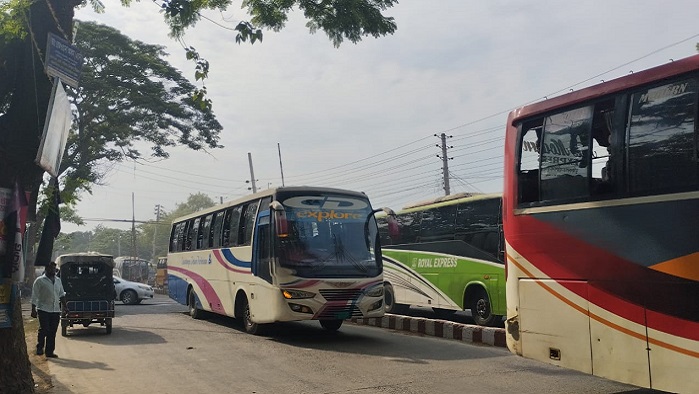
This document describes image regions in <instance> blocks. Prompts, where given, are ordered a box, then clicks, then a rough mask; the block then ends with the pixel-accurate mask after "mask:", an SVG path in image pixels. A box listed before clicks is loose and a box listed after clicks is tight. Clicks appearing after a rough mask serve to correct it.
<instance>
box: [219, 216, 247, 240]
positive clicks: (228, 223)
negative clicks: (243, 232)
mask: <svg viewBox="0 0 699 394" xmlns="http://www.w3.org/2000/svg"><path fill="white" fill-rule="evenodd" d="M241 209H242V206H237V207H231V208H228V209H227V210H226V216H225V219H224V220H223V237H222V239H223V240H222V241H221V242H222V245H223V246H238V225H239V224H240V211H241Z"/></svg>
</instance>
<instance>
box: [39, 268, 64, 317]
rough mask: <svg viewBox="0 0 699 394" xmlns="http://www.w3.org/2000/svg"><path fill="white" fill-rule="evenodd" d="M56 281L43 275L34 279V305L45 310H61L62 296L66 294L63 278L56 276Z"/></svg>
mask: <svg viewBox="0 0 699 394" xmlns="http://www.w3.org/2000/svg"><path fill="white" fill-rule="evenodd" d="M53 279H54V281H53V282H51V279H50V278H49V277H48V276H46V274H44V275H41V276H40V277H38V278H36V280H35V281H34V286H33V288H32V305H36V309H38V310H40V311H44V312H60V311H61V303H60V300H61V297H63V296H65V295H66V292H65V290H63V283H61V278H59V277H57V276H55V277H54V278H53Z"/></svg>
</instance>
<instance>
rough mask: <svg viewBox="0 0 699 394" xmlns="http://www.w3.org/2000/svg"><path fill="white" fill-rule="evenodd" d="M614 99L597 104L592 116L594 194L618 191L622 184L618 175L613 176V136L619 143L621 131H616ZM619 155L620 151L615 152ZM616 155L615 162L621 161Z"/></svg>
mask: <svg viewBox="0 0 699 394" xmlns="http://www.w3.org/2000/svg"><path fill="white" fill-rule="evenodd" d="M614 113H615V111H614V100H607V101H603V102H601V103H598V104H597V105H595V114H594V116H593V118H592V158H591V160H592V166H591V168H592V190H591V191H592V194H594V195H603V194H607V193H611V192H613V191H617V190H618V188H619V186H620V178H619V176H618V175H614V176H612V172H613V170H612V168H613V167H614V165H615V163H614V162H613V161H612V160H611V157H612V137H613V135H614V136H615V137H617V138H616V139H615V145H618V143H619V140H620V138H618V134H619V132H618V131H617V132H614V133H612V132H613V131H614ZM615 155H619V153H618V152H617V153H615ZM617 159H620V158H618V157H615V162H619V163H620V162H621V161H620V160H617Z"/></svg>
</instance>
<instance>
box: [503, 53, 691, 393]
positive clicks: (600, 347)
mask: <svg viewBox="0 0 699 394" xmlns="http://www.w3.org/2000/svg"><path fill="white" fill-rule="evenodd" d="M698 102H699V55H696V56H692V57H688V58H685V59H681V60H677V61H674V62H670V63H667V64H665V65H661V66H658V67H655V68H652V69H648V70H645V71H641V72H636V73H633V74H629V75H626V76H624V77H621V78H618V79H615V80H611V81H608V82H603V83H601V84H598V85H595V86H591V87H589V88H585V89H582V90H579V91H576V92H572V93H568V94H565V95H562V96H559V97H555V98H552V99H548V100H545V101H541V102H538V103H535V104H531V105H528V106H525V107H522V108H519V109H517V110H515V111H513V112H511V113H510V115H509V118H508V121H507V135H506V142H505V175H504V178H505V189H504V197H503V210H504V212H503V219H504V220H503V226H504V231H505V240H506V248H507V249H506V250H507V258H506V275H507V290H506V291H507V293H506V299H507V321H506V331H507V345H508V347H509V349H510V350H511V351H512V352H513V353H516V354H518V355H521V356H524V357H527V358H532V359H536V360H541V361H545V362H549V363H551V364H555V365H559V366H562V367H566V368H571V369H575V370H578V371H583V372H587V373H590V374H594V375H598V376H601V377H605V378H608V379H613V380H617V381H621V382H626V383H630V384H634V385H637V386H643V387H649V388H653V389H658V390H666V391H673V392H693V391H696V390H697V389H699V373H697V371H699V160H698V156H699V147H698V141H699V133H698V131H697V130H698V127H699V120H698V119H697V108H698Z"/></svg>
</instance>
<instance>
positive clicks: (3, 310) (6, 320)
mask: <svg viewBox="0 0 699 394" xmlns="http://www.w3.org/2000/svg"><path fill="white" fill-rule="evenodd" d="M13 290H14V285H13V284H12V280H11V279H0V328H10V327H12V292H13Z"/></svg>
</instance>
